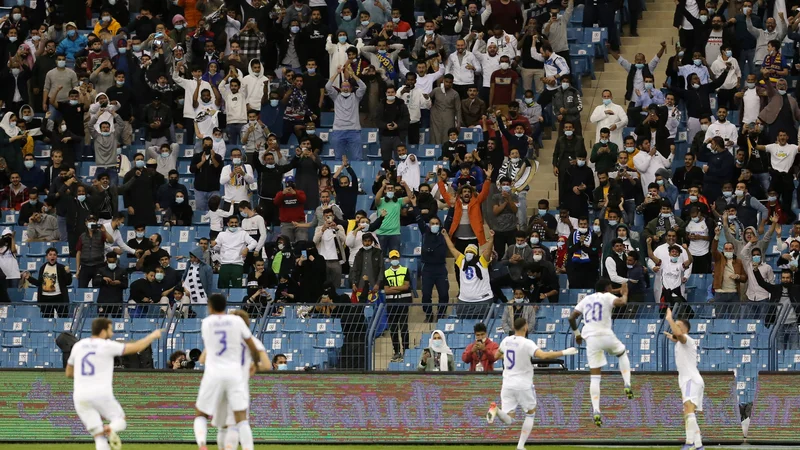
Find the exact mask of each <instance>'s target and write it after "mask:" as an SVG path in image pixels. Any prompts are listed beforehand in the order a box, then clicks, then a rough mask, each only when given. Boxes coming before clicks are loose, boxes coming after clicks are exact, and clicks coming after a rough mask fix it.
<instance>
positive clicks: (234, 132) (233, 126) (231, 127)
mask: <svg viewBox="0 0 800 450" xmlns="http://www.w3.org/2000/svg"><path fill="white" fill-rule="evenodd" d="M244 125H245V124H243V123H229V124H228V125H226V126H225V134H227V135H228V139H227V140H226V143H227V144H230V145H239V134H240V133H241V131H242V127H243V126H244Z"/></svg>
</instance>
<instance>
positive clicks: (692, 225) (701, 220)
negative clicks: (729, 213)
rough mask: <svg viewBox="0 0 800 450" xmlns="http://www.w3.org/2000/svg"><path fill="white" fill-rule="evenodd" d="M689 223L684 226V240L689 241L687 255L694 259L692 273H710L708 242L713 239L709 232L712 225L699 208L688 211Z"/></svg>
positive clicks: (695, 207)
mask: <svg viewBox="0 0 800 450" xmlns="http://www.w3.org/2000/svg"><path fill="white" fill-rule="evenodd" d="M689 214H690V215H691V221H690V222H689V223H687V224H686V231H685V233H686V239H687V240H688V241H689V249H688V250H689V253H690V254H691V255H692V258H693V259H694V265H693V267H692V272H693V273H711V252H710V251H709V250H710V249H709V248H708V247H709V242H710V241H711V240H712V239H713V236H712V232H711V230H713V229H714V223H713V222H712V221H711V219H710V218H707V216H706V215H705V214H703V212H702V211H701V210H700V208H699V207H697V206H693V207H691V208H690V210H689Z"/></svg>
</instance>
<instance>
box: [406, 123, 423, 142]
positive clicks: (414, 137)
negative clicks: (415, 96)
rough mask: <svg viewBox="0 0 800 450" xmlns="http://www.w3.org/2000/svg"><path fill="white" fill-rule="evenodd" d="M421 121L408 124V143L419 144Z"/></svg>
mask: <svg viewBox="0 0 800 450" xmlns="http://www.w3.org/2000/svg"><path fill="white" fill-rule="evenodd" d="M419 130H420V123H419V122H416V123H410V124H408V145H419Z"/></svg>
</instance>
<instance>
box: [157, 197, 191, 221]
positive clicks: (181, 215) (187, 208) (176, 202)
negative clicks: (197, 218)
mask: <svg viewBox="0 0 800 450" xmlns="http://www.w3.org/2000/svg"><path fill="white" fill-rule="evenodd" d="M166 205H169V206H168V207H167V210H166V211H165V212H164V216H163V217H164V225H173V226H175V225H178V226H189V225H191V224H192V216H193V214H194V210H193V209H192V207H191V205H189V198H188V196H186V195H184V194H183V193H182V192H179V193H177V194H176V195H175V198H174V199H173V200H172V202H171V203H167V204H166Z"/></svg>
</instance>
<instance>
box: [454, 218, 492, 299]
mask: <svg viewBox="0 0 800 450" xmlns="http://www.w3.org/2000/svg"><path fill="white" fill-rule="evenodd" d="M464 215H466V214H464ZM466 263H467V260H466V258H465V257H464V256H463V255H462V256H459V257H458V258H456V266H457V267H458V274H457V275H458V276H459V277H460V279H461V289H460V290H459V292H458V299H459V300H461V301H462V302H467V303H475V302H480V301H484V300H489V299H491V298H493V297H492V285H491V280H490V276H489V261H486V260H485V259H483V256H481V257H480V261H478V263H477V264H475V265H474V266H470V267H468V268H467V270H464V264H466ZM478 270H480V272H481V276H480V278H479V277H478V274H477V271H478Z"/></svg>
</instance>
